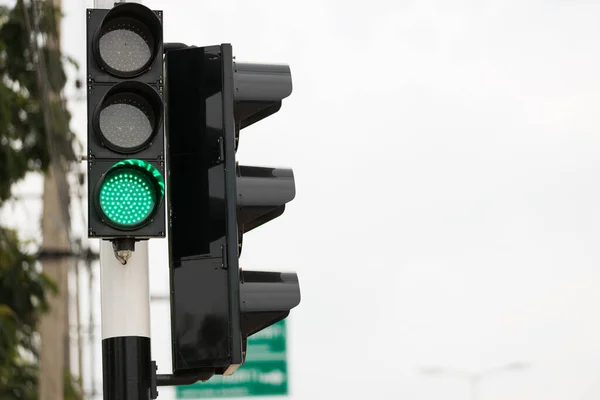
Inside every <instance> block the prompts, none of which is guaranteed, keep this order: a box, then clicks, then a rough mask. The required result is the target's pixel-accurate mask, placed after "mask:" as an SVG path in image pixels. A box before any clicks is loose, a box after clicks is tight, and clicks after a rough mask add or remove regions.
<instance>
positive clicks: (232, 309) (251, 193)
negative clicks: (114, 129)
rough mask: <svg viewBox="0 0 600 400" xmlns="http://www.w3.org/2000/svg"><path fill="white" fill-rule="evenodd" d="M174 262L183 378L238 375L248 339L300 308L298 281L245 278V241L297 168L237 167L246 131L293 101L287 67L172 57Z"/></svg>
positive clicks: (273, 211) (217, 57) (224, 55)
mask: <svg viewBox="0 0 600 400" xmlns="http://www.w3.org/2000/svg"><path fill="white" fill-rule="evenodd" d="M165 65H166V93H167V104H168V107H167V112H168V118H167V120H168V126H167V161H168V170H169V185H168V190H169V196H168V199H169V213H170V223H169V236H168V238H169V252H170V254H169V256H170V257H169V258H170V265H169V267H170V274H171V275H170V278H171V318H172V322H171V326H172V335H171V338H172V346H173V349H172V354H173V373H174V375H182V376H183V375H194V376H196V377H197V378H198V379H201V380H206V379H209V378H210V377H211V376H212V375H214V374H224V375H228V374H232V373H233V372H234V371H235V370H236V369H237V367H239V366H240V365H241V364H242V363H243V361H244V358H245V348H246V340H247V337H248V336H250V335H252V334H253V333H256V332H258V331H260V330H261V329H263V328H265V327H267V326H270V325H271V324H273V323H275V322H277V321H279V320H281V319H283V318H285V317H286V316H287V315H288V313H289V311H290V309H291V308H293V307H295V306H296V305H298V303H299V302H300V289H299V285H298V279H297V276H296V274H294V273H287V274H286V273H279V272H253V271H242V270H240V268H239V261H238V257H239V254H240V251H241V243H242V236H243V234H244V232H247V231H249V230H251V229H253V228H255V227H257V226H259V225H261V224H263V223H265V222H267V221H269V220H270V219H273V218H275V217H276V216H278V215H281V213H282V212H283V209H284V207H285V203H287V202H289V201H291V200H292V199H293V198H294V195H295V187H294V178H293V173H292V171H291V170H289V169H276V168H265V167H244V166H239V165H237V162H236V160H235V152H236V149H237V144H238V141H239V132H240V130H241V129H243V128H244V127H246V126H248V125H250V124H252V123H254V122H257V121H259V120H260V119H262V118H264V117H266V116H268V115H271V114H273V113H274V112H276V111H277V110H278V109H279V108H280V107H281V101H282V99H283V98H284V97H287V96H288V95H289V94H290V93H291V74H290V72H289V67H287V66H274V65H256V64H244V63H236V62H235V61H234V59H233V56H232V49H231V45H229V44H223V45H220V46H209V47H194V48H184V49H178V50H171V51H169V52H168V53H167V55H166V59H165Z"/></svg>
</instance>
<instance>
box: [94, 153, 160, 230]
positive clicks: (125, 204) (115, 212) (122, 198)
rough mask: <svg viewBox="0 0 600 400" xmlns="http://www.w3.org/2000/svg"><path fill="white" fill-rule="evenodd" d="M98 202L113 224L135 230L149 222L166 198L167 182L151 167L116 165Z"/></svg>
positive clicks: (140, 163)
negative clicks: (165, 188)
mask: <svg viewBox="0 0 600 400" xmlns="http://www.w3.org/2000/svg"><path fill="white" fill-rule="evenodd" d="M97 196H98V197H97V201H98V205H99V208H100V211H101V212H102V214H104V216H105V218H106V222H108V223H109V224H111V225H113V226H116V227H120V228H124V229H128V228H129V229H134V228H137V227H139V226H142V225H144V224H145V223H146V222H148V221H149V220H150V219H151V218H152V216H153V214H154V212H155V210H156V208H157V205H158V204H159V203H160V202H161V201H162V197H163V196H164V180H163V178H162V176H161V175H160V172H158V170H157V169H156V168H154V167H153V166H152V165H151V164H149V163H147V162H145V161H141V160H126V161H122V162H120V163H117V164H115V165H114V166H113V167H112V168H111V169H110V170H109V171H108V172H107V173H106V175H105V177H104V179H103V180H102V181H101V183H100V188H99V190H98V194H97Z"/></svg>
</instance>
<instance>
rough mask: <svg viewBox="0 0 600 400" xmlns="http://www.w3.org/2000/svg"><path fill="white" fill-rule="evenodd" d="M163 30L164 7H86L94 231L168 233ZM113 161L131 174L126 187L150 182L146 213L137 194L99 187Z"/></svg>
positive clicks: (115, 235) (140, 235) (106, 234)
mask: <svg viewBox="0 0 600 400" xmlns="http://www.w3.org/2000/svg"><path fill="white" fill-rule="evenodd" d="M162 37H163V27H162V12H161V11H152V10H150V9H149V8H147V7H145V6H143V5H141V4H137V3H119V4H116V5H115V6H114V7H113V8H112V9H110V10H106V9H88V10H87V97H88V152H87V158H88V199H89V204H88V236H90V237H96V238H103V239H119V238H133V239H146V238H151V237H164V236H165V234H166V216H165V207H164V193H165V182H164V181H165V179H164V175H165V165H164V145H165V141H164V105H163V103H164V99H163V87H164V86H163V39H162ZM128 160H133V161H135V162H128ZM119 163H121V164H119ZM123 163H125V166H123ZM116 165H119V166H118V168H117V170H118V169H119V168H120V169H126V171H125V170H123V171H122V172H123V174H124V177H123V180H122V181H121V180H118V182H124V181H125V180H126V179H129V178H131V179H132V180H131V185H130V186H126V187H125V189H127V188H131V190H132V193H134V192H135V190H134V189H143V190H147V192H144V193H145V194H147V195H148V196H149V198H152V199H153V202H154V203H153V204H152V205H148V210H146V209H143V212H144V213H142V211H139V210H136V208H135V207H136V206H134V205H132V204H136V203H135V202H134V200H136V201H137V199H138V198H137V197H136V198H135V199H134V200H132V199H130V198H128V197H127V196H126V195H122V196H120V195H118V194H117V193H116V192H111V191H110V190H104V189H102V188H104V185H105V184H107V183H108V182H107V181H106V179H107V177H108V176H109V175H110V174H111V173H112V174H113V175H114V172H115V171H116V170H115V169H114V168H113V167H115V166H116ZM111 171H112V172H111ZM127 172H132V174H131V175H127V174H126V173H127ZM138 178H139V179H138ZM115 182H117V181H115ZM113 183H114V182H113ZM126 183H127V184H128V185H129V181H128V182H126ZM137 184H139V185H140V186H139V187H137V186H134V185H137ZM144 184H147V185H146V186H144ZM119 188H123V187H122V186H120V187H119ZM101 189H102V190H101ZM125 192H127V190H125ZM127 193H128V192H127ZM127 193H126V194H127ZM101 198H102V199H104V200H101ZM141 200H148V199H147V198H143V199H141ZM141 200H140V201H141ZM103 201H104V202H103ZM128 201H131V203H127V202H128ZM109 202H110V204H109ZM111 207H115V208H111ZM117 208H119V209H118V211H115V210H116V209H117ZM140 210H141V209H140ZM138 212H139V213H140V215H144V217H143V218H142V216H139V219H140V221H137V220H136V219H135V218H136V217H138V215H137V213H138ZM146 212H148V213H149V214H148V213H146Z"/></svg>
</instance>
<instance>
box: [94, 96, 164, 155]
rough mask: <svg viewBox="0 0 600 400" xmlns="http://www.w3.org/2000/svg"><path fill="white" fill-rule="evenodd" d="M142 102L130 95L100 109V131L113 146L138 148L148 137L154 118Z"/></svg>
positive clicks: (125, 148) (150, 134)
mask: <svg viewBox="0 0 600 400" xmlns="http://www.w3.org/2000/svg"><path fill="white" fill-rule="evenodd" d="M136 97H137V96H136ZM143 103H144V102H142V101H136V99H135V97H133V96H132V97H130V98H124V99H122V100H121V101H118V102H115V103H112V104H109V105H108V106H106V107H104V108H103V109H102V111H100V119H99V124H100V131H101V133H102V135H103V136H104V138H105V139H106V140H107V141H108V142H110V144H111V145H113V147H117V148H122V149H124V150H129V149H138V148H140V147H142V146H143V145H144V144H145V143H146V142H147V141H148V140H149V139H150V137H151V136H152V131H153V125H154V119H155V118H154V115H153V113H152V110H150V109H149V107H147V106H145V105H144V104H143Z"/></svg>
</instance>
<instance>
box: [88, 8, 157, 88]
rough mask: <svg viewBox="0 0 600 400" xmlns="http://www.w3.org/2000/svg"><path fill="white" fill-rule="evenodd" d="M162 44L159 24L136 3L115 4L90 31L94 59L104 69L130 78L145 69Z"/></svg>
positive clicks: (154, 16)
mask: <svg viewBox="0 0 600 400" xmlns="http://www.w3.org/2000/svg"><path fill="white" fill-rule="evenodd" d="M161 44H162V24H161V21H160V19H159V18H158V16H157V15H156V14H155V13H154V12H153V11H152V10H150V9H149V8H147V7H145V6H143V5H141V4H137V3H123V4H119V5H117V6H115V7H114V8H113V9H112V10H111V11H110V12H109V13H108V14H107V15H106V17H105V18H104V20H103V21H102V24H101V25H100V26H99V28H98V31H97V32H96V33H95V35H94V54H95V58H96V61H97V62H98V63H99V64H100V65H101V66H102V68H104V69H105V70H106V71H107V72H108V73H110V74H112V75H115V76H118V77H121V78H131V77H134V76H137V75H139V74H141V73H143V72H144V71H146V70H147V69H148V68H149V67H150V64H152V62H153V61H154V59H155V58H156V56H157V53H158V50H159V48H160V45H161Z"/></svg>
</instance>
